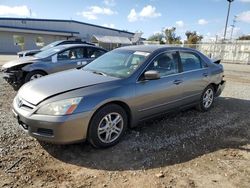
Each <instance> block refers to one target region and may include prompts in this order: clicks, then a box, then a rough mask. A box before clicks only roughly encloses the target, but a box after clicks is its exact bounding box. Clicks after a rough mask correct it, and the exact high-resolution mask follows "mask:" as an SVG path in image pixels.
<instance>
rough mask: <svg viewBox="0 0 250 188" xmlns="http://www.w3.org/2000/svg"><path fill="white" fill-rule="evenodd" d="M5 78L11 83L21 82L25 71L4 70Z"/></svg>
mask: <svg viewBox="0 0 250 188" xmlns="http://www.w3.org/2000/svg"><path fill="white" fill-rule="evenodd" d="M3 78H4V79H5V80H6V81H7V82H8V83H10V84H20V83H21V82H22V78H23V71H10V72H7V71H3Z"/></svg>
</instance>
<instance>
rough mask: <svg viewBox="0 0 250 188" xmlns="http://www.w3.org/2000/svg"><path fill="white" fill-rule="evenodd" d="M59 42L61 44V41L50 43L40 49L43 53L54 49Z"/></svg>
mask: <svg viewBox="0 0 250 188" xmlns="http://www.w3.org/2000/svg"><path fill="white" fill-rule="evenodd" d="M60 42H62V41H55V42H52V43H50V44H48V45H47V46H44V47H42V48H41V51H43V50H48V49H50V48H52V47H55V46H57V45H58V44H59V43H60Z"/></svg>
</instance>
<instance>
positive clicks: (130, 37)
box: [0, 18, 141, 53]
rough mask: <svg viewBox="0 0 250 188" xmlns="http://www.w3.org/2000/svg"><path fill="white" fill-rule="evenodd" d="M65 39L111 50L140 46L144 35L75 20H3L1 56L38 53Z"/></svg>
mask: <svg viewBox="0 0 250 188" xmlns="http://www.w3.org/2000/svg"><path fill="white" fill-rule="evenodd" d="M65 39H81V40H83V41H87V42H94V43H96V44H98V45H99V46H102V47H104V48H106V49H108V50H110V49H113V48H116V47H120V46H124V45H131V44H137V43H140V40H141V34H138V33H132V32H128V31H123V30H118V29H112V28H107V27H103V26H98V25H93V24H89V23H84V22H79V21H75V20H56V19H33V18H0V53H16V52H18V51H21V50H29V49H38V48H41V47H42V46H44V45H47V44H49V43H51V42H53V41H56V40H65Z"/></svg>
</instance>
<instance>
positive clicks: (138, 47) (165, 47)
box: [118, 45, 196, 53]
mask: <svg viewBox="0 0 250 188" xmlns="http://www.w3.org/2000/svg"><path fill="white" fill-rule="evenodd" d="M118 49H124V50H132V51H143V52H149V53H152V52H154V51H158V50H189V51H196V50H194V49H192V48H185V47H175V46H169V45H134V46H125V47H121V48H118Z"/></svg>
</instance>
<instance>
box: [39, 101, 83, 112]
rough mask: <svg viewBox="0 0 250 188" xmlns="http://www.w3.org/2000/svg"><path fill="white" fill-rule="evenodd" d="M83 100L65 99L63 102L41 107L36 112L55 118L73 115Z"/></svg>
mask: <svg viewBox="0 0 250 188" xmlns="http://www.w3.org/2000/svg"><path fill="white" fill-rule="evenodd" d="M81 100H82V97H77V98H72V99H65V100H61V101H56V102H52V103H48V104H45V105H44V106H42V107H40V108H39V109H38V110H37V111H36V113H37V114H43V115H54V116H61V115H68V114H72V113H73V112H74V111H75V109H76V108H77V106H78V104H79V103H80V101H81Z"/></svg>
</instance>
